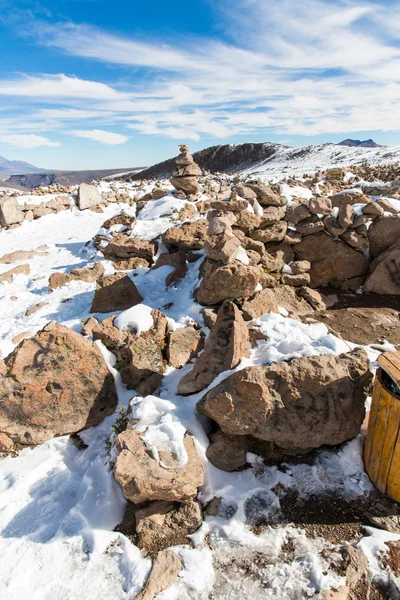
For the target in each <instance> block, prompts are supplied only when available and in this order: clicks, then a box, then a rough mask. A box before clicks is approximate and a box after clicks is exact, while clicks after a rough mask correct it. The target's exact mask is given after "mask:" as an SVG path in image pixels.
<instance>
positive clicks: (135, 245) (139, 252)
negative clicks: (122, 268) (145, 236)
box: [102, 233, 157, 261]
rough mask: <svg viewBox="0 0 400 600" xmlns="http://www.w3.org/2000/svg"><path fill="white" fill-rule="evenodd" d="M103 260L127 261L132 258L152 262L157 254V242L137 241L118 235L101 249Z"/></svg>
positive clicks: (124, 235)
mask: <svg viewBox="0 0 400 600" xmlns="http://www.w3.org/2000/svg"><path fill="white" fill-rule="evenodd" d="M102 252H103V255H104V258H107V259H108V260H112V261H114V260H118V259H129V258H132V257H138V258H144V259H146V260H147V261H150V260H152V258H153V256H154V255H155V254H156V252H157V242H155V241H153V240H139V239H136V238H132V237H130V236H128V235H127V234H126V233H119V234H118V235H116V236H115V238H113V239H112V240H111V241H109V243H108V245H107V246H106V247H105V248H104V249H102Z"/></svg>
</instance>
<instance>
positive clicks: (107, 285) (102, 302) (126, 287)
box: [90, 273, 143, 313]
mask: <svg viewBox="0 0 400 600" xmlns="http://www.w3.org/2000/svg"><path fill="white" fill-rule="evenodd" d="M142 300H143V298H142V296H141V295H140V294H139V292H138V290H137V288H136V285H135V284H134V283H133V281H132V280H131V279H130V278H129V277H128V275H125V274H124V273H116V274H115V275H105V276H103V277H100V279H98V280H97V285H96V291H95V293H94V298H93V302H92V306H91V309H90V312H92V313H108V312H114V311H116V310H126V309H127V308H131V307H132V306H135V305H136V304H140V303H141V302H142Z"/></svg>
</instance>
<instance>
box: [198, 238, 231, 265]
mask: <svg viewBox="0 0 400 600" xmlns="http://www.w3.org/2000/svg"><path fill="white" fill-rule="evenodd" d="M239 246H240V241H239V240H238V238H237V237H236V236H234V235H233V234H229V233H227V232H224V233H220V234H219V235H213V236H212V237H209V238H208V239H207V240H206V242H205V244H204V250H205V252H206V254H207V256H208V257H209V258H210V259H212V260H215V261H220V262H222V263H224V264H227V263H229V262H232V261H233V260H235V258H236V255H237V251H238V248H239Z"/></svg>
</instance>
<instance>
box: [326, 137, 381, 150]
mask: <svg viewBox="0 0 400 600" xmlns="http://www.w3.org/2000/svg"><path fill="white" fill-rule="evenodd" d="M337 145H338V146H348V147H349V148H385V146H382V145H381V144H377V143H376V142H374V140H371V139H369V140H364V141H361V140H352V139H351V138H347V140H343V142H340V143H339V144H337Z"/></svg>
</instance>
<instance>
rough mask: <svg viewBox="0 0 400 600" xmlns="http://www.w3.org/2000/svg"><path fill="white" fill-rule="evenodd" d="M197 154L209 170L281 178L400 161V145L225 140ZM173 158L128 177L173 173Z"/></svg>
mask: <svg viewBox="0 0 400 600" xmlns="http://www.w3.org/2000/svg"><path fill="white" fill-rule="evenodd" d="M193 158H194V160H195V161H196V163H197V164H198V165H199V166H200V167H201V168H202V169H203V170H206V171H211V172H214V173H215V172H225V173H229V172H239V173H252V174H255V175H257V176H260V177H265V178H273V177H278V178H279V179H281V178H283V177H285V176H288V175H296V174H300V175H302V174H303V173H311V172H314V171H318V170H324V169H327V168H330V167H350V166H352V165H362V164H363V163H365V162H368V163H370V164H373V165H375V164H389V163H397V162H399V161H400V146H392V147H379V148H364V147H355V148H354V147H353V148H352V147H348V146H339V145H337V144H314V145H311V146H302V147H298V148H291V147H288V146H282V145H280V144H271V143H246V144H224V145H220V146H211V147H210V148H205V149H204V150H201V151H200V152H195V153H194V154H193ZM173 165H174V163H173V159H169V160H166V161H164V162H162V163H158V164H156V165H153V166H152V167H149V168H147V169H144V170H143V171H141V172H140V173H128V174H127V175H126V176H125V177H123V178H124V179H126V180H128V181H130V180H135V179H158V178H162V177H170V176H171V174H172V170H173Z"/></svg>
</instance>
